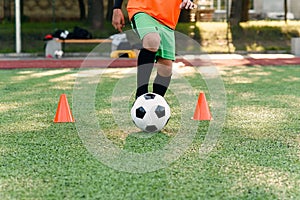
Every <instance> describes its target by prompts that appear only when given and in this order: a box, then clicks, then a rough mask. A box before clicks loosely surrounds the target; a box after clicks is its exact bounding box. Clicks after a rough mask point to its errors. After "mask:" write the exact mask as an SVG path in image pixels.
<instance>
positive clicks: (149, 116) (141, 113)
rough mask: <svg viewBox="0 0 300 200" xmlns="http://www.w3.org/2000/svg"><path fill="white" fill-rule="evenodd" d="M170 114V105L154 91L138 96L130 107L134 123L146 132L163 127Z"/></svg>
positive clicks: (156, 130)
mask: <svg viewBox="0 0 300 200" xmlns="http://www.w3.org/2000/svg"><path fill="white" fill-rule="evenodd" d="M170 116H171V110H170V106H169V105H168V103H167V102H166V100H165V99H164V97H162V96H160V95H158V94H155V93H146V94H144V95H142V96H140V97H138V98H137V99H136V101H135V103H134V105H133V106H132V108H131V118H132V120H133V122H134V124H135V125H136V126H137V127H138V128H140V129H141V130H143V131H145V132H148V133H153V132H158V131H160V130H161V129H163V128H164V127H165V125H166V124H167V123H168V121H169V118H170Z"/></svg>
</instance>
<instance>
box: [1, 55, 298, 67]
mask: <svg viewBox="0 0 300 200" xmlns="http://www.w3.org/2000/svg"><path fill="white" fill-rule="evenodd" d="M176 62H183V63H184V64H185V65H187V66H211V65H214V66H251V65H261V66H267V65H300V57H294V58H272V59H270V58H260V59H255V58H244V59H215V60H201V59H191V60H187V59H183V58H178V59H177V60H176ZM134 66H136V59H126V58H120V59H89V60H84V59H66V58H64V59H32V60H29V59H25V60H0V69H22V68H24V69H25V68H49V69H51V68H107V67H109V68H124V67H134Z"/></svg>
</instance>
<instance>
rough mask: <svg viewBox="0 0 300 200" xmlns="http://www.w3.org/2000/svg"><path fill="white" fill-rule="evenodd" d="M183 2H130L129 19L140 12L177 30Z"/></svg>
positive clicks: (164, 0) (150, 0) (171, 0)
mask: <svg viewBox="0 0 300 200" xmlns="http://www.w3.org/2000/svg"><path fill="white" fill-rule="evenodd" d="M181 2H182V0H129V1H128V4H127V11H128V16H129V19H131V18H132V17H133V15H134V14H136V13H138V12H144V13H147V14H148V15H150V16H152V17H153V18H155V19H156V20H158V21H159V22H160V23H162V24H164V25H166V26H168V27H170V28H172V29H175V27H176V24H177V22H178V18H179V14H180V8H179V6H180V4H181Z"/></svg>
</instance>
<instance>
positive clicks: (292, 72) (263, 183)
mask: <svg viewBox="0 0 300 200" xmlns="http://www.w3.org/2000/svg"><path fill="white" fill-rule="evenodd" d="M123 70H124V69H123ZM219 70H220V73H221V75H222V78H223V81H224V85H225V89H226V98H227V102H226V105H227V110H226V113H227V116H226V120H225V124H224V127H223V131H222V132H221V133H220V135H219V137H218V141H217V145H216V146H215V147H214V148H213V150H212V151H211V152H210V153H209V154H208V155H207V156H206V157H205V158H203V157H201V156H199V148H200V147H201V144H203V141H204V138H205V134H206V132H207V130H208V127H209V123H210V122H208V121H203V122H200V123H199V126H198V129H197V132H196V135H195V137H194V138H193V141H192V144H190V145H189V147H188V149H187V151H186V152H184V154H183V155H182V156H180V157H179V158H178V159H177V160H175V161H174V162H172V163H171V164H169V165H168V166H167V167H165V168H163V169H159V170H157V171H152V172H148V173H129V172H122V171H119V170H116V169H112V168H111V167H110V166H108V165H105V164H103V163H102V162H100V161H99V160H98V159H97V158H96V157H94V156H93V155H92V154H90V153H89V151H88V150H87V148H86V147H85V146H84V143H83V141H82V140H81V139H80V137H79V135H78V133H77V129H76V123H79V122H76V123H53V118H54V115H55V112H56V108H57V103H58V100H59V96H60V94H62V93H65V94H66V95H67V97H68V100H69V103H70V106H71V108H72V104H73V103H74V102H73V101H72V95H73V94H74V93H73V87H74V82H75V80H76V77H77V73H78V70H73V69H57V70H47V69H24V70H1V71H0V77H1V79H0V199H298V198H300V195H299V194H300V188H299V184H300V160H299V158H300V157H299V155H300V149H299V147H300V126H299V123H300V114H299V113H300V110H299V108H300V92H299V85H300V78H299V74H300V67H299V66H277V67H275V66H264V67H262V66H247V67H223V68H219ZM123 73H124V71H122V70H120V71H119V72H118V73H116V72H115V71H114V72H111V73H106V74H103V76H102V77H101V81H100V82H99V84H98V86H97V89H96V95H95V96H96V103H95V110H96V116H97V121H98V122H99V124H100V125H101V129H102V130H103V131H104V132H105V135H106V136H107V138H108V139H109V140H110V141H112V142H113V143H114V144H115V145H116V146H118V147H119V148H121V149H125V150H126V151H128V152H135V153H141V154H143V153H147V152H151V151H156V150H159V149H161V148H163V146H165V145H167V144H168V143H169V142H170V141H171V140H172V138H174V137H175V136H176V131H177V130H178V129H179V126H180V124H178V122H180V113H181V108H180V106H179V103H178V101H177V100H176V98H174V91H169V93H168V94H167V96H166V99H167V100H168V102H169V103H170V105H171V109H172V112H173V114H172V118H171V121H170V122H169V124H168V125H167V126H166V128H165V129H164V130H163V131H162V132H161V133H156V134H153V135H150V136H149V135H147V134H143V133H136V130H135V129H134V130H133V133H124V132H122V131H120V130H119V129H118V126H117V125H118V124H116V123H115V122H114V118H113V116H112V111H111V96H112V91H113V90H114V88H115V86H116V84H117V83H118V81H120V79H123V78H124V76H123ZM184 77H185V79H186V80H188V82H189V83H190V85H191V86H192V87H193V91H194V97H195V104H196V100H197V95H198V92H199V91H204V92H205V93H206V95H207V100H208V103H210V94H209V92H208V90H207V88H206V86H205V83H204V81H203V80H202V78H201V76H200V75H199V74H197V73H188V74H185V75H184ZM134 78H135V76H134V75H132V76H130V77H129V78H128V80H129V81H130V80H134ZM183 92H184V91H183ZM130 103H131V102H128V107H130ZM83 106H84V105H83ZM194 106H195V105H191V107H194ZM210 106H212V105H210ZM192 115H193V113H191V116H192ZM75 120H76V118H75ZM186 120H187V121H189V120H191V119H186Z"/></svg>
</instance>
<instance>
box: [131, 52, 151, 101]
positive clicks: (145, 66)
mask: <svg viewBox="0 0 300 200" xmlns="http://www.w3.org/2000/svg"><path fill="white" fill-rule="evenodd" d="M155 55H156V52H153V51H149V50H147V49H144V48H143V49H141V51H140V53H139V56H138V63H137V64H138V67H137V90H136V95H135V98H138V97H139V96H141V95H143V94H145V93H147V92H148V85H149V79H150V76H151V72H152V69H153V65H154V60H155Z"/></svg>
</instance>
